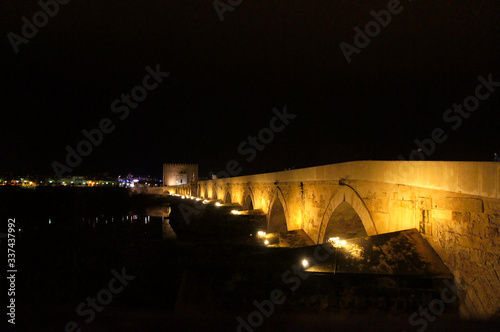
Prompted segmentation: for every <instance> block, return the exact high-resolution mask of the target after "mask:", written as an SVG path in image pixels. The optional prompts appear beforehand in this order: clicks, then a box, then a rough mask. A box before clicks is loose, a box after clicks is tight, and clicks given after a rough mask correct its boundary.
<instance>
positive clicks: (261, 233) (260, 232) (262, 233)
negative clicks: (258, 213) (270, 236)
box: [257, 231, 266, 236]
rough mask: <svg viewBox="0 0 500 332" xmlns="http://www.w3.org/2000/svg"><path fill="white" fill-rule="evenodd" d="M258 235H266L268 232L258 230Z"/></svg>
mask: <svg viewBox="0 0 500 332" xmlns="http://www.w3.org/2000/svg"><path fill="white" fill-rule="evenodd" d="M257 235H258V236H266V232H263V231H258V232H257Z"/></svg>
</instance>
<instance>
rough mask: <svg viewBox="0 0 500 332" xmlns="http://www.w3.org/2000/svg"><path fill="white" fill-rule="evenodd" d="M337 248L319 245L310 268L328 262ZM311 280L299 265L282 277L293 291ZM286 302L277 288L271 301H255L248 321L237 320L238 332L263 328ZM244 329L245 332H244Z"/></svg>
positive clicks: (310, 261) (240, 318) (328, 244)
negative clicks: (305, 281)
mask: <svg viewBox="0 0 500 332" xmlns="http://www.w3.org/2000/svg"><path fill="white" fill-rule="evenodd" d="M321 249H323V251H324V253H321V252H320V251H321ZM335 250H336V248H334V247H333V246H332V245H331V244H330V243H324V244H321V245H318V246H317V247H316V248H315V249H314V253H313V256H314V258H310V257H308V258H307V260H308V261H309V266H313V265H316V264H317V263H318V262H323V261H325V260H327V259H328V258H329V257H330V256H331V255H333V254H334V253H335ZM307 278H309V275H308V274H307V273H306V272H305V271H304V267H303V266H302V265H300V264H299V263H297V264H296V265H294V266H292V268H291V269H288V270H286V271H285V272H283V274H282V275H281V281H283V283H284V284H293V286H292V287H290V290H291V291H296V290H297V289H298V288H299V287H300V285H301V284H302V281H303V280H306V279H307ZM285 301H286V296H285V293H284V292H283V291H282V290H281V289H279V288H275V289H273V290H272V291H271V292H270V293H269V300H263V301H262V302H260V303H259V302H258V301H257V300H255V301H253V302H252V303H253V305H254V306H255V308H256V310H254V311H252V312H250V313H249V314H248V316H247V319H246V320H245V319H243V318H242V317H241V316H238V317H237V318H236V321H237V322H238V323H239V324H238V326H237V327H236V331H237V332H243V331H247V332H253V331H254V329H255V328H258V327H260V326H262V324H263V323H264V317H266V318H269V317H271V315H272V314H273V313H274V308H275V305H279V304H283V303H285ZM243 329H244V330H243Z"/></svg>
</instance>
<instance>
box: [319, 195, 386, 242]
mask: <svg viewBox="0 0 500 332" xmlns="http://www.w3.org/2000/svg"><path fill="white" fill-rule="evenodd" d="M343 218H347V219H348V220H347V222H348V223H350V224H351V226H353V231H352V232H351V233H342V231H343V228H345V227H344V226H343V225H342V224H341V223H340V221H341V219H343ZM361 225H362V226H363V228H364V231H365V232H366V234H367V235H376V234H378V232H377V229H376V227H375V223H374V222H373V219H372V216H371V214H370V211H369V210H368V208H367V207H366V205H365V203H364V202H363V200H362V199H361V197H360V196H359V195H358V193H357V192H356V191H355V190H354V189H352V188H351V187H349V186H342V187H340V188H339V189H338V190H337V191H336V192H335V193H334V194H333V195H332V197H331V198H330V201H329V202H328V205H327V207H326V209H325V212H324V214H323V218H322V220H321V224H320V230H319V234H318V240H317V243H322V242H324V241H326V239H327V236H330V235H331V233H330V232H337V233H340V235H343V236H346V234H348V235H354V234H355V233H357V234H358V235H362V234H363V232H362V229H361ZM339 237H341V236H339ZM351 237H352V236H351Z"/></svg>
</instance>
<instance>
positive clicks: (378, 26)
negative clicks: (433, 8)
mask: <svg viewBox="0 0 500 332" xmlns="http://www.w3.org/2000/svg"><path fill="white" fill-rule="evenodd" d="M409 1H411V0H409ZM402 11H403V6H401V4H400V2H399V0H390V1H389V2H388V3H387V9H382V10H381V11H379V12H376V11H374V10H372V11H370V15H371V16H372V17H373V18H374V19H375V20H373V21H369V22H368V23H366V24H365V29H364V31H362V30H361V29H360V28H359V27H358V26H355V27H354V32H356V34H355V35H354V39H353V44H354V45H355V46H353V45H351V44H348V43H346V42H341V43H340V44H339V47H340V49H341V51H342V54H344V57H345V59H346V61H347V63H351V61H352V59H351V57H352V55H353V54H358V55H359V54H360V53H361V50H362V49H364V48H366V47H367V46H368V45H369V44H370V42H371V39H370V38H375V37H377V36H378V35H379V34H380V32H381V31H382V28H386V27H387V26H388V25H389V23H391V20H392V15H397V14H400V13H401V12H402Z"/></svg>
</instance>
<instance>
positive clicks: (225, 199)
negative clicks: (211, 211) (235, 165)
mask: <svg viewBox="0 0 500 332" xmlns="http://www.w3.org/2000/svg"><path fill="white" fill-rule="evenodd" d="M224 203H226V204H227V203H231V192H230V191H229V188H228V189H227V191H226V195H225V197H224Z"/></svg>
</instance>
